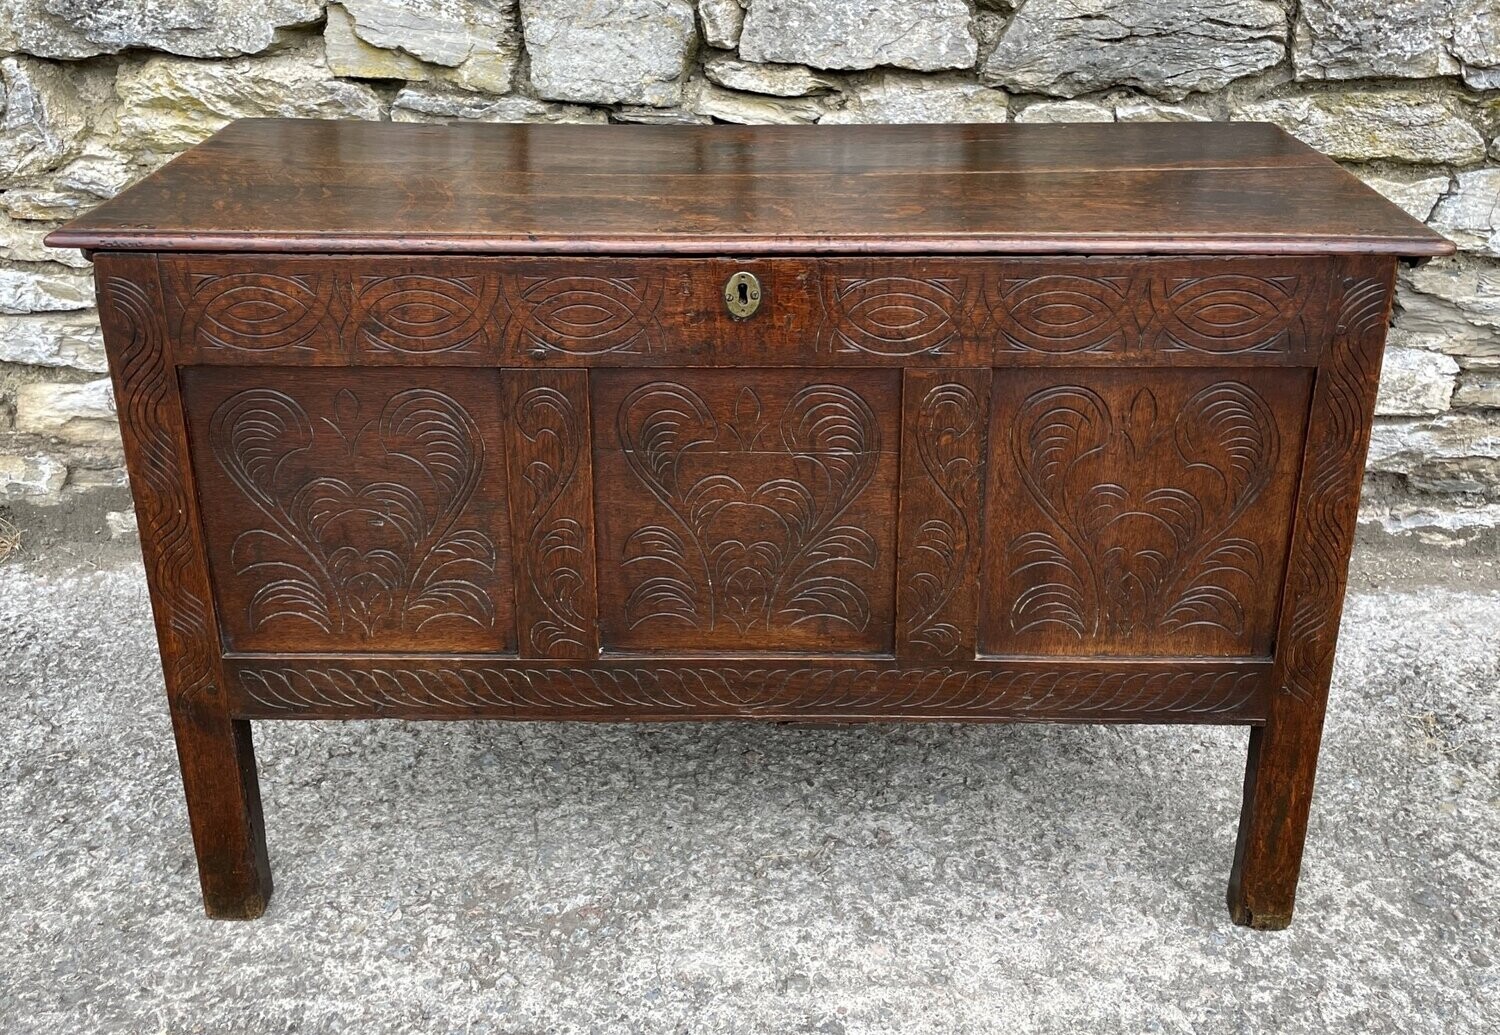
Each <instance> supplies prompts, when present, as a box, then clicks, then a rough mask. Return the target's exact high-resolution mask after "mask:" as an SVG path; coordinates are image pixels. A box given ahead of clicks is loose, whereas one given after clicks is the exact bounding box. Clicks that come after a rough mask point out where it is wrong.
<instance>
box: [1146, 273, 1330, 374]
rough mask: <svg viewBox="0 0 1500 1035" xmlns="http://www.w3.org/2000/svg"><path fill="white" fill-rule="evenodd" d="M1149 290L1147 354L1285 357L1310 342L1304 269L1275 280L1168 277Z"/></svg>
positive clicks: (1308, 283)
mask: <svg viewBox="0 0 1500 1035" xmlns="http://www.w3.org/2000/svg"><path fill="white" fill-rule="evenodd" d="M1148 284H1149V289H1148V290H1149V293H1150V300H1151V315H1152V320H1151V322H1150V324H1148V326H1147V329H1146V335H1145V344H1146V346H1147V347H1148V348H1157V349H1162V350H1165V351H1168V352H1172V351H1184V352H1209V353H1213V354H1215V355H1229V354H1234V353H1244V352H1286V351H1288V350H1289V349H1290V348H1292V347H1293V344H1294V341H1297V342H1302V341H1308V340H1309V335H1308V333H1307V328H1306V326H1305V324H1304V320H1305V319H1306V313H1307V309H1308V302H1309V299H1310V297H1311V295H1312V293H1313V288H1314V287H1315V286H1316V285H1315V278H1313V277H1311V276H1309V274H1308V271H1307V270H1305V269H1303V270H1299V271H1297V272H1288V273H1285V274H1282V275H1279V276H1277V275H1261V276H1256V275H1253V274H1250V273H1208V274H1205V275H1201V276H1199V275H1190V276H1182V275H1178V274H1174V273H1168V274H1166V275H1159V276H1156V277H1152V278H1151V279H1150V280H1149V281H1148ZM1294 332H1295V336H1294Z"/></svg>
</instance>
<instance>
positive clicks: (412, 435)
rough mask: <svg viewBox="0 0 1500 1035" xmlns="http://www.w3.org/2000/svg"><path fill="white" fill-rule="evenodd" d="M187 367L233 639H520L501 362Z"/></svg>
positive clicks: (402, 645)
mask: <svg viewBox="0 0 1500 1035" xmlns="http://www.w3.org/2000/svg"><path fill="white" fill-rule="evenodd" d="M184 383H185V386H186V391H187V394H188V400H189V409H190V414H191V421H192V431H193V444H194V450H193V452H194V457H193V459H194V466H195V470H196V471H197V474H198V477H199V479H200V482H201V484H202V485H203V486H204V490H205V491H204V496H203V499H204V520H205V522H206V525H207V528H208V532H209V536H208V538H209V543H210V562H211V565H212V569H213V577H214V583H215V587H216V590H217V592H218V597H219V604H220V607H219V610H220V614H221V616H222V621H223V624H224V631H225V635H226V639H227V641H228V645H229V646H230V647H231V648H232V649H239V650H249V651H258V650H285V649H298V650H317V649H338V648H349V647H360V648H363V649H373V650H419V651H420V650H461V649H483V648H489V649H497V648H501V647H504V646H507V645H508V644H509V643H510V641H511V638H512V632H513V628H512V618H511V608H510V601H509V599H508V593H507V592H506V587H508V586H509V585H510V578H509V575H510V566H509V558H508V549H507V547H508V544H507V543H506V541H505V540H506V538H507V537H506V536H505V535H504V531H503V530H504V528H505V520H506V510H505V506H504V491H505V490H504V486H505V459H504V449H503V446H502V443H501V440H500V437H499V424H500V422H499V384H498V376H497V375H496V374H495V373H494V372H491V371H463V372H458V371H447V372H445V373H444V374H443V376H441V377H429V378H425V379H424V378H420V377H413V376H412V375H411V374H410V373H408V372H397V371H376V370H367V371H361V372H360V374H359V375H358V377H348V376H343V377H340V376H338V375H337V374H336V373H333V372H327V373H324V372H317V373H314V372H310V371H304V372H300V373H297V374H292V373H290V372H282V371H270V370H267V371H265V372H264V373H263V374H260V375H256V376H247V375H246V374H244V373H243V372H233V371H228V370H223V369H220V368H203V369H195V370H187V371H184ZM497 529H499V530H501V531H500V534H498V535H497V534H496V530H497Z"/></svg>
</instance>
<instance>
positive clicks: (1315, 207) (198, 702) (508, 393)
mask: <svg viewBox="0 0 1500 1035" xmlns="http://www.w3.org/2000/svg"><path fill="white" fill-rule="evenodd" d="M50 241H51V243H53V244H55V245H65V246H75V247H82V248H85V249H88V250H89V251H90V252H91V253H92V254H93V256H94V260H95V263H96V267H95V269H96V277H97V283H98V294H99V304H100V311H101V314H102V319H103V322H104V330H105V338H106V342H107V345H108V349H109V354H110V360H111V364H112V369H113V374H114V379H115V384H116V391H117V400H118V408H119V413H120V418H121V425H122V429H123V432H124V437H125V444H126V448H127V454H128V458H129V464H130V474H131V484H132V488H133V490H134V493H135V499H136V506H137V509H138V512H139V516H140V528H141V535H142V548H143V551H144V553H145V556H146V562H147V570H148V574H149V577H150V582H151V594H152V602H153V606H154V608H155V613H156V621H157V628H158V633H159V636H160V642H161V648H162V655H163V662H164V665H165V671H166V681H167V689H168V694H169V697H170V701H171V707H172V714H173V717H174V721H175V725H176V731H177V738H178V746H179V753H180V757H181V762H182V772H183V779H184V783H185V785H186V789H187V798H188V804H189V811H190V815H191V819H192V825H193V834H194V838H195V843H196V846H197V852H198V860H199V868H200V874H201V878H202V885H203V893H204V899H205V902H206V904H207V909H208V912H209V914H210V915H212V916H216V917H253V916H257V915H259V914H260V913H261V912H262V911H263V910H264V908H265V905H266V902H267V900H268V897H269V895H270V891H271V878H270V872H269V868H268V865H267V862H266V853H265V847H264V842H263V837H262V832H261V816H260V803H259V795H258V791H257V788H256V777H255V768H254V759H253V756H252V753H251V746H250V724H249V721H248V720H251V719H290V718H330V717H332V718H372V717H381V718H384V717H390V718H404V719H413V718H445V719H451V718H488V719H593V720H648V719H649V720H681V719H716V718H754V719H775V720H819V721H827V720H834V721H867V720H879V721H887V720H941V721H988V720H1021V721H1042V720H1046V721H1067V722H1208V723H1225V724H1237V725H1247V726H1250V727H1252V728H1253V731H1252V733H1251V738H1250V752H1249V766H1248V771H1247V774H1246V782H1245V800H1244V811H1243V815H1242V819H1241V827H1240V836H1239V844H1238V847H1237V850H1236V854H1235V862H1234V869H1233V874H1232V876H1231V881H1230V892H1229V903H1230V909H1231V912H1232V914H1233V916H1234V918H1235V920H1237V921H1238V922H1240V923H1245V924H1250V925H1252V926H1256V927H1281V926H1285V925H1286V924H1287V923H1288V922H1289V920H1290V918H1291V913H1292V901H1293V894H1294V891H1295V887H1296V881H1297V874H1298V869H1299V865H1300V860H1301V851H1302V843H1303V836H1304V833H1305V829H1306V822H1307V816H1308V808H1309V803H1310V798H1311V789H1312V782H1313V771H1314V767H1315V763H1316V758H1317V752H1318V741H1319V736H1320V732H1321V727H1322V719H1323V712H1324V703H1325V699H1326V695H1327V689H1328V682H1329V677H1330V672H1331V670H1332V664H1333V652H1334V639H1335V634H1336V632H1337V629H1338V623H1339V614H1340V609H1341V606H1342V598H1343V590H1344V581H1345V569H1346V564H1347V561H1348V555H1349V549H1350V542H1351V538H1352V535H1353V531H1354V522H1355V510H1356V505H1357V500H1358V494H1359V487H1360V477H1361V471H1362V467H1363V459H1364V454H1365V447H1366V443H1367V439H1368V433H1369V424H1370V419H1371V412H1372V408H1373V404H1374V397H1375V386H1376V380H1377V376H1378V372H1379V367H1380V356H1381V348H1382V344H1383V340H1384V337H1385V330H1386V325H1387V320H1388V316H1389V313H1390V309H1391V294H1392V284H1393V278H1394V273H1395V265H1396V261H1397V258H1398V257H1400V256H1407V257H1421V256H1430V255H1436V254H1440V253H1443V252H1445V251H1447V250H1449V245H1448V244H1447V242H1446V241H1444V240H1443V239H1442V238H1440V237H1438V236H1436V235H1434V234H1433V233H1431V232H1430V231H1428V230H1427V229H1426V228H1424V227H1423V226H1422V225H1421V224H1420V223H1417V222H1415V221H1414V220H1412V219H1410V218H1408V217H1407V216H1406V215H1405V214H1403V213H1402V212H1401V211H1400V210H1398V209H1396V208H1395V207H1393V206H1392V205H1390V204H1388V203H1387V202H1385V201H1384V200H1383V199H1381V198H1380V197H1379V196H1378V195H1376V194H1374V193H1373V192H1371V191H1370V190H1368V189H1366V188H1365V187H1363V186H1361V185H1360V184H1359V183H1358V182H1357V181H1355V180H1354V179H1353V178H1352V177H1350V176H1349V175H1347V174H1346V173H1344V172H1343V171H1341V170H1340V169H1339V168H1338V167H1336V166H1335V165H1333V164H1332V163H1331V162H1328V161H1327V160H1326V159H1324V158H1322V157H1321V156H1319V155H1317V154H1315V153H1314V152H1313V151H1311V150H1309V149H1308V148H1306V147H1304V146H1303V145H1301V144H1299V143H1297V142H1296V141H1294V140H1292V139H1291V138H1289V137H1288V136H1286V135H1285V134H1283V133H1281V132H1280V131H1279V130H1276V129H1274V128H1271V127H1268V126H1262V125H1244V124H1242V125H1130V126H1126V125H1119V126H1073V127H1052V126H1035V127H1033V126H888V127H837V128H816V129H814V128H758V129H749V128H737V127H698V128H675V127H674V128H648V127H572V126H558V127H535V126H486V125H476V126H453V127H418V126H393V125H381V124H369V123H328V122H309V121H286V120H255V121H247V122H240V123H236V124H234V125H232V126H230V127H229V128H228V129H226V130H224V131H223V132H222V133H220V134H219V135H218V136H216V137H214V138H213V139H212V140H210V141H209V142H207V143H205V144H203V145H202V146H200V147H198V148H196V149H195V150H193V151H191V152H189V153H188V154H186V155H184V156H182V157H180V158H178V159H177V160H176V161H174V162H172V163H171V164H170V165H168V166H167V167H165V168H164V169H162V170H161V171H159V172H157V173H156V174H155V175H153V176H151V177H149V178H148V179H147V180H145V181H144V182H142V183H141V184H139V185H138V186H136V187H134V188H133V189H131V190H129V191H127V192H126V193H125V194H123V195H121V196H120V197H119V198H117V199H115V200H114V201H111V202H109V203H108V204H106V205H104V206H102V207H101V208H100V209H98V210H97V211H95V212H94V213H92V214H91V215H89V216H87V217H85V218H83V219H81V220H78V221H76V222H74V223H72V224H70V225H69V226H68V227H66V228H64V229H62V230H60V231H57V232H56V233H54V234H53V235H52V237H51V238H50ZM1038 821H1039V822H1045V817H1038Z"/></svg>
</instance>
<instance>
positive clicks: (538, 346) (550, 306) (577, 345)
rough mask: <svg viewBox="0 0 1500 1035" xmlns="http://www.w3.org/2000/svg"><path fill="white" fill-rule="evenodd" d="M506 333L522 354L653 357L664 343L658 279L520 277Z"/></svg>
mask: <svg viewBox="0 0 1500 1035" xmlns="http://www.w3.org/2000/svg"><path fill="white" fill-rule="evenodd" d="M508 287H509V290H510V292H511V294H512V296H513V297H512V299H511V307H512V313H511V319H510V323H509V324H508V325H507V327H506V335H507V337H508V338H509V340H510V341H511V342H512V343H513V346H514V347H516V348H518V349H520V350H521V351H522V352H525V353H529V354H534V355H539V356H545V355H547V354H548V353H553V352H555V353H562V354H564V355H569V356H597V355H602V354H604V353H612V352H620V353H649V352H652V351H654V350H655V349H657V348H658V347H659V345H660V335H661V330H660V327H659V326H658V325H657V322H656V315H657V310H658V308H659V306H660V305H661V294H662V282H661V277H660V276H658V275H645V276H638V277H621V278H607V277H590V276H525V275H521V276H516V277H512V278H510V280H509V284H508Z"/></svg>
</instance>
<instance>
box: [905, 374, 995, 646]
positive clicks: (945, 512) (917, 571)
mask: <svg viewBox="0 0 1500 1035" xmlns="http://www.w3.org/2000/svg"><path fill="white" fill-rule="evenodd" d="M985 417H986V414H985V413H984V409H983V406H982V405H981V403H980V399H979V397H978V395H976V393H975V392H974V390H973V389H972V388H970V387H969V386H968V385H965V384H959V383H956V382H943V383H941V384H937V385H935V386H934V387H932V388H931V389H929V390H928V392H927V393H926V395H925V396H923V398H922V403H921V406H920V408H919V409H918V411H917V417H916V424H915V427H914V428H913V429H912V435H911V439H910V442H911V443H912V444H913V445H914V446H915V449H916V453H917V457H918V458H919V459H920V461H921V466H922V472H923V475H924V476H925V477H926V478H927V479H928V481H929V483H930V485H931V486H932V488H933V489H934V490H935V495H936V498H937V501H938V504H939V505H938V507H937V508H935V509H934V511H933V513H932V514H931V515H930V516H928V517H927V518H926V519H925V520H923V521H922V523H921V524H920V526H918V527H917V528H916V530H915V540H914V543H913V546H912V549H911V551H910V553H909V555H908V556H907V558H906V560H905V561H904V563H903V566H902V591H903V593H904V594H905V596H904V601H903V604H904V606H903V609H902V610H903V613H904V614H905V615H906V616H907V626H906V630H905V633H906V639H907V640H908V641H909V642H912V643H915V644H919V645H921V646H922V647H924V648H926V650H927V651H928V652H929V653H930V654H932V655H933V656H935V657H950V656H952V655H954V654H955V653H957V651H958V649H959V646H960V644H961V643H962V642H963V640H964V638H965V631H964V629H962V628H960V626H959V624H958V623H956V622H955V621H953V620H951V619H950V617H949V616H948V615H946V614H945V611H946V609H947V607H948V603H949V601H950V600H951V599H952V598H953V595H954V592H955V590H956V589H957V588H958V586H959V584H960V582H961V581H962V580H963V579H964V578H965V576H966V575H968V573H969V570H970V568H971V560H972V556H973V552H974V551H975V550H976V549H977V547H978V542H979V535H978V521H979V496H980V487H981V484H982V473H983V469H984V459H985ZM962 620H963V621H965V622H972V621H973V616H965V617H964V619H962Z"/></svg>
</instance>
